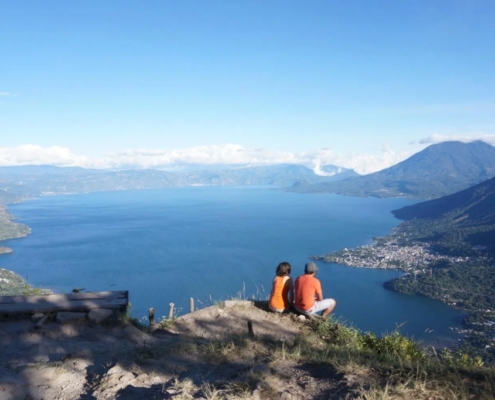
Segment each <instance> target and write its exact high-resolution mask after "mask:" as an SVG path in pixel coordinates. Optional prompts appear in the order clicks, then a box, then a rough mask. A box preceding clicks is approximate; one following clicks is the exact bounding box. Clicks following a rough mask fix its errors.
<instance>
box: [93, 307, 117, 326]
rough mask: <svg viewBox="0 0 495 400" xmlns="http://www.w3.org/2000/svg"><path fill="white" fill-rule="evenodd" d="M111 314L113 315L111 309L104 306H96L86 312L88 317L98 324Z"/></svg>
mask: <svg viewBox="0 0 495 400" xmlns="http://www.w3.org/2000/svg"><path fill="white" fill-rule="evenodd" d="M112 315H113V311H112V310H107V309H105V308H96V309H94V310H91V311H90V312H89V313H88V319H89V320H90V321H91V322H94V323H96V324H100V323H102V322H103V321H106V320H107V319H108V318H110V317H111V316H112Z"/></svg>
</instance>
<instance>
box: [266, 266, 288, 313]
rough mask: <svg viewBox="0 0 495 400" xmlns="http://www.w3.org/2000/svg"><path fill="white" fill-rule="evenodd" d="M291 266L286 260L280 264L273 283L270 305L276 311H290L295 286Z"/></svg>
mask: <svg viewBox="0 0 495 400" xmlns="http://www.w3.org/2000/svg"><path fill="white" fill-rule="evenodd" d="M290 269H291V266H290V264H289V263H288V262H286V261H284V262H281V263H280V264H278V266H277V269H276V271H275V278H274V279H273V283H272V292H271V293H270V300H268V307H269V308H270V310H272V311H274V312H279V313H282V312H284V311H288V310H289V309H290V307H291V305H292V297H293V287H292V278H291V277H290V276H289V275H290Z"/></svg>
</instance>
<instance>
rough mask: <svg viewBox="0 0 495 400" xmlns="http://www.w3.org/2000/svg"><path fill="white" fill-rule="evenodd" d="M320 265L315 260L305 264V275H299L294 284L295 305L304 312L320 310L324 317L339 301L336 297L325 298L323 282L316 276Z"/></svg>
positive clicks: (312, 312)
mask: <svg viewBox="0 0 495 400" xmlns="http://www.w3.org/2000/svg"><path fill="white" fill-rule="evenodd" d="M316 271H318V267H317V266H316V264H315V263H313V262H308V263H307V264H306V265H305V266H304V275H301V276H299V277H297V279H296V282H295V284H294V306H295V308H296V310H297V311H299V312H300V313H302V314H316V313H318V312H320V311H323V312H322V313H321V316H322V317H326V316H327V315H329V314H330V313H331V312H332V311H333V309H334V308H335V306H336V305H337V302H336V301H335V300H334V299H324V298H323V292H322V290H321V284H320V281H319V280H318V279H316V278H315V273H316Z"/></svg>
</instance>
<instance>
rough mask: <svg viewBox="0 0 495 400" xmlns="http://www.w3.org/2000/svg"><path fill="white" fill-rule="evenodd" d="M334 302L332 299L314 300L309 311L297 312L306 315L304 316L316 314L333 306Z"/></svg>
mask: <svg viewBox="0 0 495 400" xmlns="http://www.w3.org/2000/svg"><path fill="white" fill-rule="evenodd" d="M335 304H336V301H335V300H334V299H323V300H321V301H318V300H316V301H315V304H313V307H311V308H310V309H309V310H306V311H304V310H299V309H297V310H298V311H299V312H301V313H303V314H304V313H306V314H316V313H318V312H320V311H323V310H326V309H327V308H330V307H333V306H335Z"/></svg>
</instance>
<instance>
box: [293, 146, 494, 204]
mask: <svg viewBox="0 0 495 400" xmlns="http://www.w3.org/2000/svg"><path fill="white" fill-rule="evenodd" d="M494 176H495V147H493V146H491V145H489V144H487V143H485V142H482V141H474V142H470V143H461V142H443V143H438V144H434V145H431V146H429V147H427V148H426V149H424V150H422V151H420V152H418V153H416V154H414V155H412V156H411V157H409V158H408V159H406V160H404V161H402V162H400V163H398V164H396V165H393V166H391V167H389V168H386V169H384V170H381V171H378V172H374V173H372V174H368V175H363V176H358V177H351V178H348V179H345V180H341V181H338V182H323V183H316V184H312V185H305V186H304V187H296V188H291V189H289V190H290V191H296V192H304V193H335V194H341V195H351V196H376V197H413V198H423V199H425V198H437V197H441V196H445V195H449V194H452V193H455V192H457V191H460V190H463V189H466V188H468V187H470V186H472V185H475V184H477V183H479V182H482V181H484V180H486V179H489V178H492V177H494Z"/></svg>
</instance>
